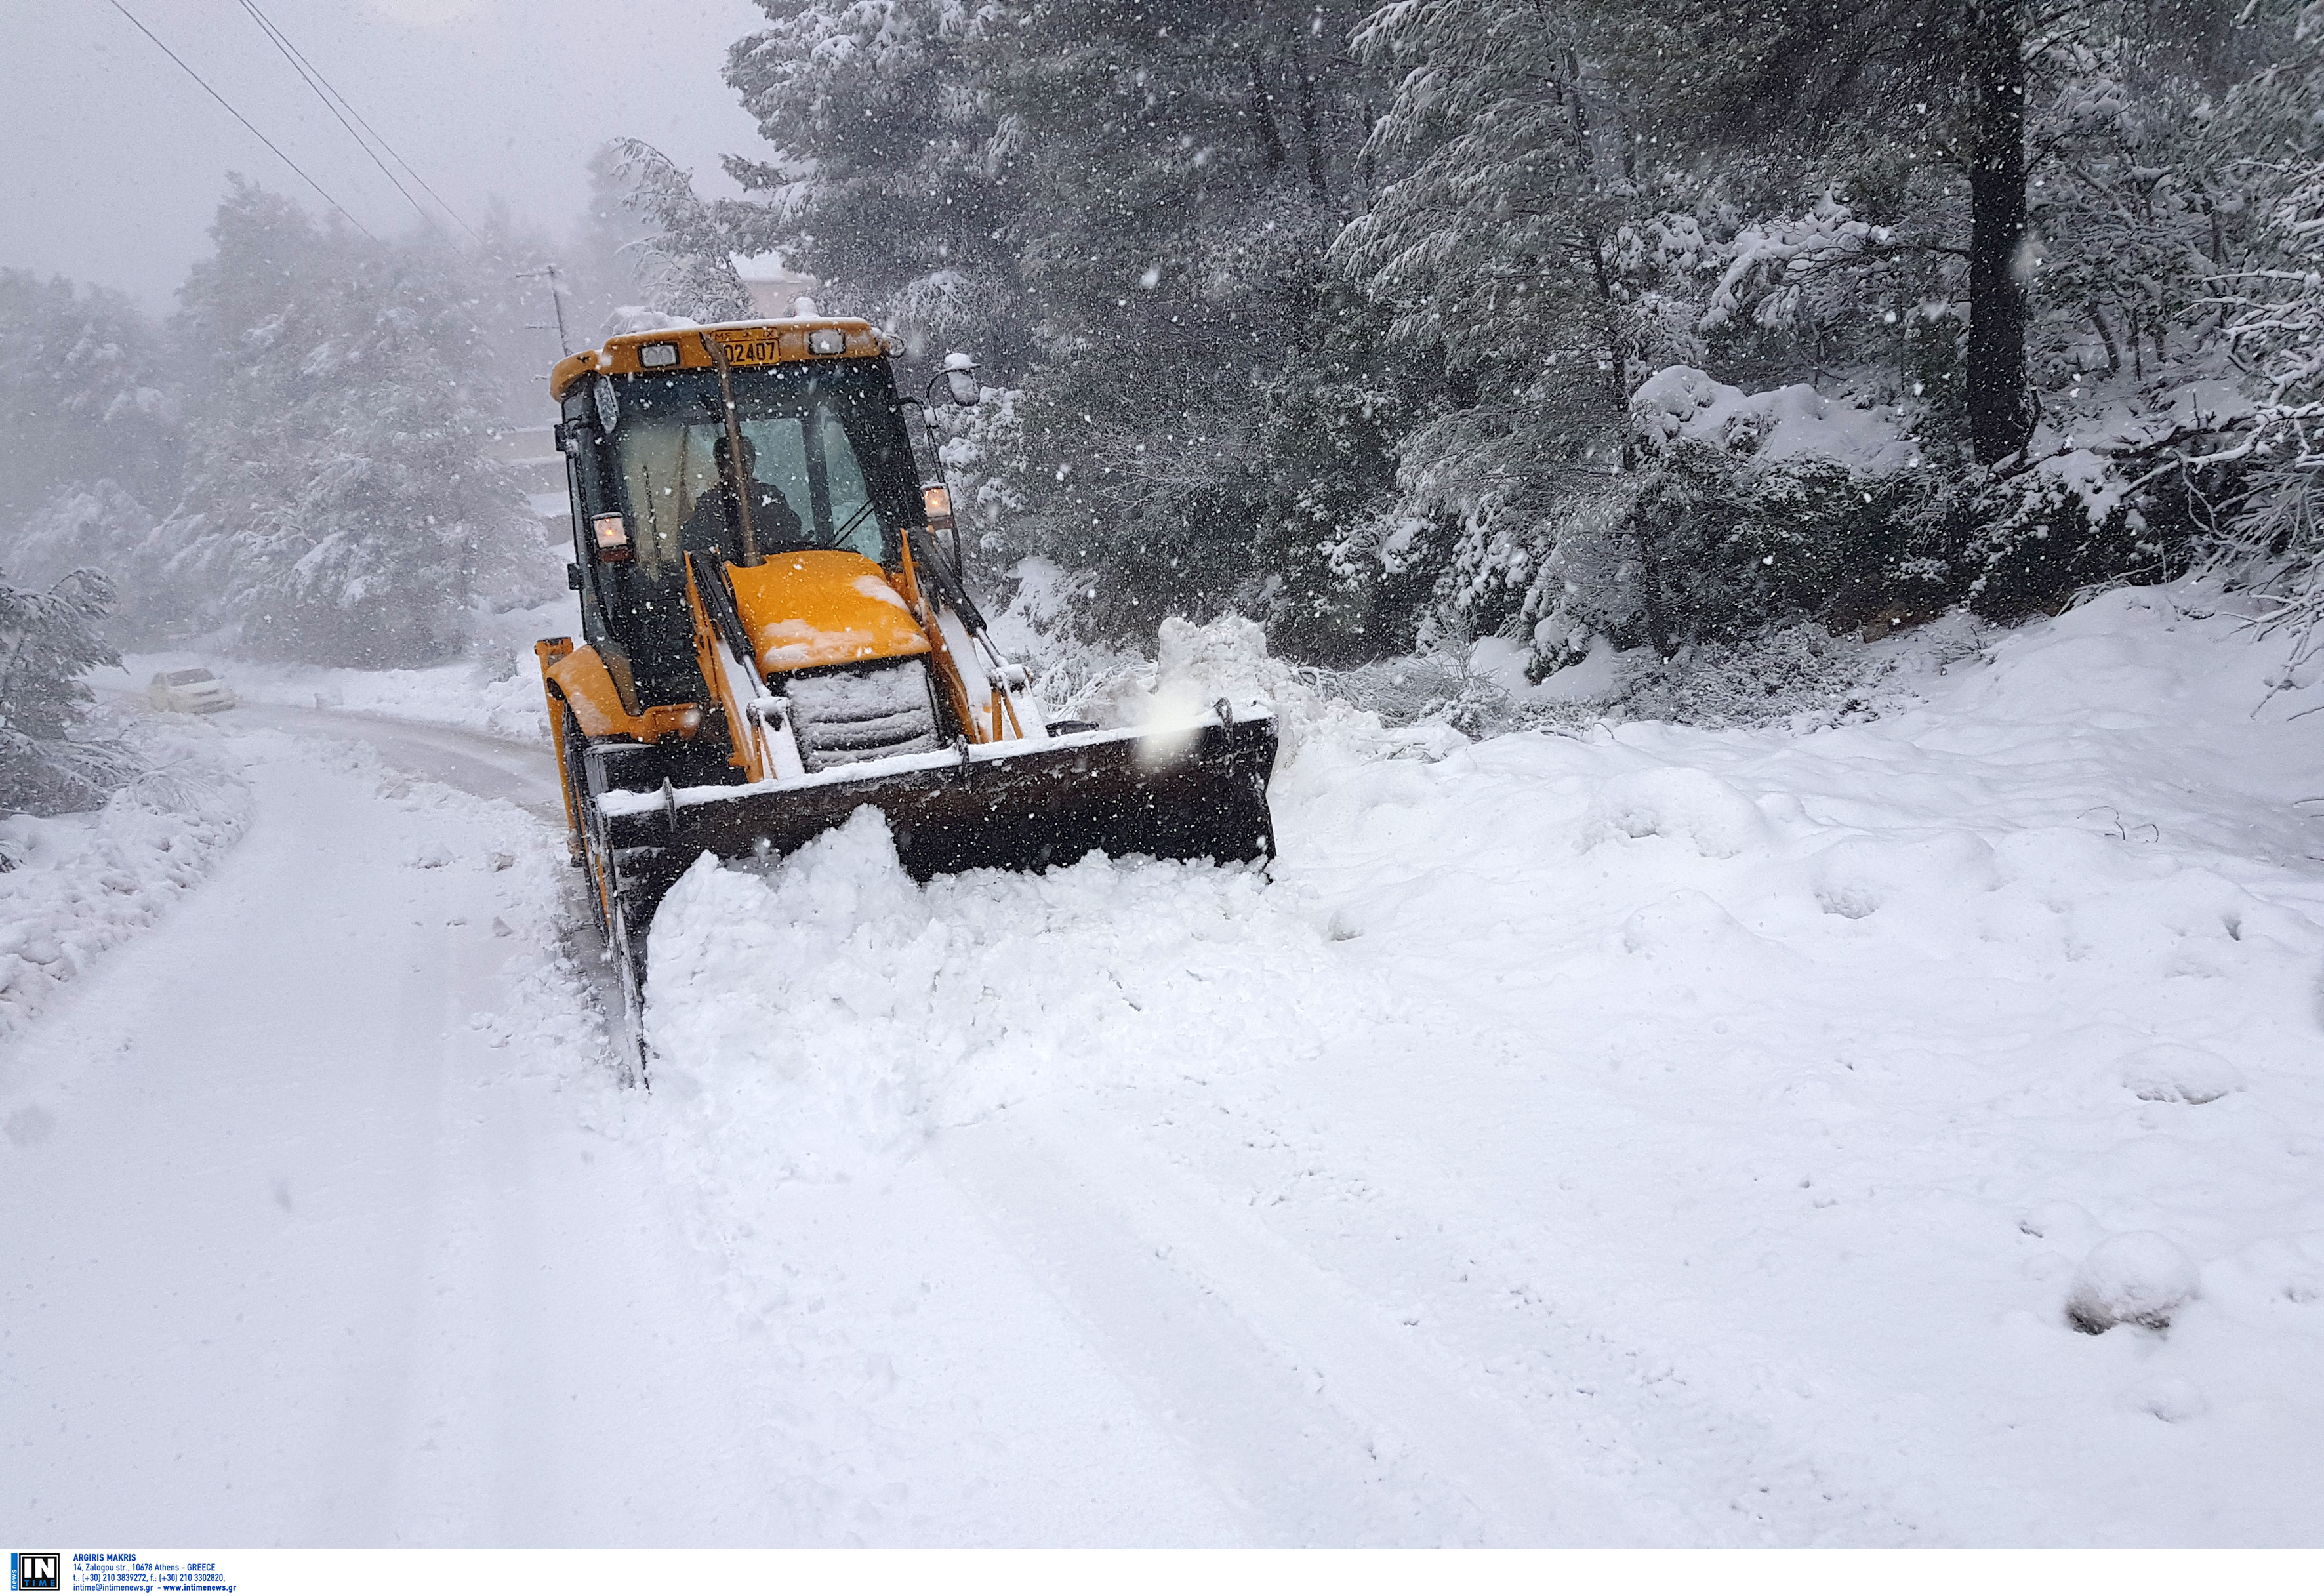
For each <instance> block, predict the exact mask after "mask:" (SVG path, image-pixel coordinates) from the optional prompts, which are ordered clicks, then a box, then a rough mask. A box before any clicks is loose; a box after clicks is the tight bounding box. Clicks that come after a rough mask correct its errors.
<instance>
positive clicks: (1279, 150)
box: [1250, 50, 1291, 172]
mask: <svg viewBox="0 0 2324 1596" xmlns="http://www.w3.org/2000/svg"><path fill="white" fill-rule="evenodd" d="M1273 99H1274V96H1273V95H1271V94H1269V93H1268V89H1267V74H1266V72H1265V70H1264V69H1262V67H1261V65H1260V61H1259V51H1256V50H1254V51H1251V52H1250V122H1251V136H1252V137H1254V138H1256V139H1257V140H1258V141H1259V164H1260V166H1262V167H1264V168H1265V169H1266V170H1267V171H1269V172H1272V171H1277V169H1279V168H1281V167H1283V166H1285V165H1286V164H1287V163H1288V162H1289V161H1290V160H1291V157H1290V156H1289V155H1287V154H1286V153H1285V152H1284V149H1283V135H1282V134H1279V133H1277V132H1276V130H1275V113H1274V112H1273V111H1272V110H1271V109H1269V108H1268V103H1269V102H1270V101H1271V100H1273Z"/></svg>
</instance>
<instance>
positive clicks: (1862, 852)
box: [1809, 831, 2000, 920]
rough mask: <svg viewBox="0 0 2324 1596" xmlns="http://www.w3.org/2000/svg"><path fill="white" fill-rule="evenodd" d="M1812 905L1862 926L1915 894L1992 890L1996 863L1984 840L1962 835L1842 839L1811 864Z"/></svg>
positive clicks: (1946, 833) (1991, 850)
mask: <svg viewBox="0 0 2324 1596" xmlns="http://www.w3.org/2000/svg"><path fill="white" fill-rule="evenodd" d="M1809 873H1810V878H1811V881H1812V884H1813V890H1814V892H1815V899H1816V902H1817V903H1818V904H1820V905H1821V907H1822V909H1823V911H1824V912H1825V913H1826V914H1835V915H1839V916H1840V918H1843V919H1850V920H1860V919H1862V918H1865V917H1866V916H1867V915H1869V914H1871V913H1873V912H1874V911H1875V910H1877V909H1879V908H1880V907H1881V906H1882V905H1884V904H1886V903H1890V902H1893V901H1895V899H1899V898H1903V897H1906V896H1909V895H1912V894H1915V893H1923V892H1927V893H1938V892H1947V891H1959V890H1962V889H1964V888H1967V889H1969V890H1992V888H1993V887H1995V886H1996V885H1997V884H1998V882H1999V880H2000V862H1999V860H1998V859H1997V857H1996V855H1995V853H1994V851H1993V849H1992V847H1991V845H1990V844H1987V842H1986V841H1985V840H1984V839H1983V838H1981V837H1978V836H1975V835H1971V834H1970V833H1968V832H1965V831H1954V832H1945V833H1942V834H1941V835H1936V836H1932V837H1923V838H1919V839H1916V840H1914V841H1909V842H1896V841H1891V840H1888V839H1886V838H1881V837H1871V836H1849V837H1842V838H1840V841H1838V842H1836V843H1834V844H1831V846H1830V847H1828V848H1826V849H1824V850H1823V851H1822V852H1821V853H1818V854H1817V855H1816V856H1815V857H1814V859H1813V860H1812V861H1811V862H1810V865H1809Z"/></svg>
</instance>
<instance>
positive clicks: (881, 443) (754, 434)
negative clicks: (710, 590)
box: [613, 359, 919, 582]
mask: <svg viewBox="0 0 2324 1596" xmlns="http://www.w3.org/2000/svg"><path fill="white" fill-rule="evenodd" d="M733 390H734V408H735V412H736V419H737V420H738V421H739V422H740V425H741V429H742V438H743V439H744V442H745V444H746V446H747V447H746V448H745V451H744V452H745V454H746V455H748V456H751V457H752V460H751V466H752V479H753V489H752V494H751V500H750V503H751V521H752V531H753V532H754V533H755V535H756V539H757V542H758V546H759V549H760V550H761V552H762V553H770V554H771V553H779V552H788V551H790V550H793V549H851V550H853V551H854V552H855V553H858V554H862V555H864V556H866V557H868V558H871V559H875V560H877V561H879V562H880V563H881V565H883V566H893V565H894V564H896V563H897V558H898V557H897V540H898V537H899V533H900V532H901V530H902V529H903V527H904V526H905V524H906V522H907V519H908V518H914V517H915V512H917V511H918V506H919V493H918V485H917V478H918V474H917V472H916V471H915V469H914V466H913V463H912V455H911V445H910V441H909V439H908V437H907V436H906V434H905V431H904V428H903V425H902V421H901V418H900V416H899V413H898V411H897V409H896V397H895V387H894V382H893V379H892V378H891V377H890V375H889V373H888V370H887V365H886V363H885V362H884V361H880V360H876V359H874V360H851V361H844V362H843V361H816V362H814V363H811V364H809V363H799V364H786V365H780V366H772V367H767V366H759V367H739V368H736V369H735V370H734V371H733ZM620 403H621V416H620V420H619V423H618V425H617V426H616V427H615V429H614V431H613V455H614V475H615V476H616V478H617V479H618V488H619V492H620V494H621V500H622V510H623V511H624V512H625V513H626V515H627V518H628V521H629V528H630V540H631V548H632V559H633V560H634V562H635V565H634V572H635V575H636V576H637V577H643V578H644V579H646V580H647V581H649V582H659V581H662V580H667V579H669V578H671V577H676V576H677V574H678V569H679V562H680V561H681V559H682V558H683V555H684V551H685V550H687V549H724V550H726V551H727V553H728V555H729V558H733V557H735V556H736V555H737V554H739V551H740V542H739V537H740V516H739V514H738V513H737V510H736V507H735V504H734V495H733V491H732V489H731V488H729V487H726V486H724V485H722V483H721V480H720V473H719V467H718V453H719V446H720V444H721V442H722V441H723V440H724V438H725V435H726V428H725V422H724V413H723V411H722V409H721V403H720V399H719V390H718V377H717V374H716V373H715V372H702V371H688V372H680V373H673V374H670V375H669V376H666V377H636V378H632V379H630V380H628V381H627V382H624V383H622V385H621V390H620Z"/></svg>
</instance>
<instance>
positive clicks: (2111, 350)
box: [2090, 300, 2122, 377]
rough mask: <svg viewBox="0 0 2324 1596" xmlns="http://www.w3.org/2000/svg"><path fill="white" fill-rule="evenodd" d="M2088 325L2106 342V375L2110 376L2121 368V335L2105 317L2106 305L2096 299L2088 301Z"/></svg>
mask: <svg viewBox="0 0 2324 1596" xmlns="http://www.w3.org/2000/svg"><path fill="white" fill-rule="evenodd" d="M2090 325H2091V326H2092V327H2095V328H2098V337H2100V338H2101V339H2102V340H2104V342H2105V344H2106V352H2107V375H2108V376H2109V377H2111V376H2113V375H2114V374H2116V373H2117V372H2119V371H2121V370H2122V335H2121V334H2119V333H2117V332H2116V331H2115V330H2114V323H2113V322H2111V321H2109V320H2107V313H2106V307H2105V306H2103V305H2101V304H2099V303H2098V301H2097V300H2091V301H2090Z"/></svg>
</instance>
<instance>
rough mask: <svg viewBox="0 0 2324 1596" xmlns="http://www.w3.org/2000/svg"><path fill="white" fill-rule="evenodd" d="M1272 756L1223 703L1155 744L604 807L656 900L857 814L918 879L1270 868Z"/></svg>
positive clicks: (889, 765) (918, 763)
mask: <svg viewBox="0 0 2324 1596" xmlns="http://www.w3.org/2000/svg"><path fill="white" fill-rule="evenodd" d="M1275 753H1276V726H1275V716H1274V715H1273V713H1272V712H1271V711H1270V710H1268V709H1267V708H1264V707H1261V706H1245V707H1243V708H1240V709H1236V708H1232V707H1231V706H1228V705H1226V704H1223V703H1222V704H1221V705H1220V706H1218V708H1217V710H1216V711H1214V712H1213V715H1211V716H1210V717H1209V718H1207V719H1205V720H1203V721H1202V722H1200V723H1198V724H1195V725H1194V726H1191V727H1184V728H1177V729H1173V730H1170V731H1166V732H1162V733H1147V734H1141V733H1139V732H1136V731H1118V732H1079V733H1066V734H1065V735H1062V736H1057V737H1051V738H1045V739H1041V740H1038V741H1037V742H1034V743H1031V744H1030V745H1029V746H1028V744H1026V743H1019V742H1003V743H979V744H973V745H969V746H966V747H963V748H958V749H951V750H944V751H940V752H934V753H922V754H911V755H906V756H903V757H901V758H897V759H888V760H881V761H866V762H865V763H862V764H856V765H843V766H841V767H839V768H837V769H835V770H825V771H821V772H818V773H816V774H812V775H807V776H803V777H793V778H791V779H789V780H778V781H765V782H757V783H753V784H752V785H750V786H747V787H693V788H684V789H678V788H671V787H668V786H665V787H664V788H663V789H661V790H660V791H659V792H650V793H649V792H609V793H606V794H605V795H604V798H603V799H602V800H601V801H602V803H603V805H604V819H605V825H606V828H607V833H608V835H607V841H608V842H609V843H610V844H612V847H613V852H614V857H615V858H616V859H618V860H619V861H620V862H621V864H620V871H621V873H622V876H623V877H625V878H627V880H628V881H630V882H631V883H633V884H632V887H631V888H630V890H631V891H632V893H634V894H636V895H637V896H648V897H650V898H657V899H658V898H659V896H660V890H666V888H667V886H668V884H669V882H670V881H675V880H676V878H677V876H678V874H679V873H680V872H683V871H684V870H685V869H686V867H687V865H689V864H691V863H693V862H694V860H695V859H696V857H698V856H699V855H700V854H701V853H704V852H705V851H707V852H709V853H715V854H716V855H718V857H720V858H722V859H751V858H760V859H765V858H774V857H780V856H782V855H784V854H788V853H792V852H794V851H796V850H797V849H798V848H800V847H802V846H804V845H805V844H807V843H808V842H810V841H812V840H813V839H814V838H815V837H816V836H818V835H821V834H822V833H824V832H825V831H828V830H830V829H831V828H832V827H834V826H839V825H842V824H844V822H845V821H846V820H847V818H848V817H849V816H852V815H853V814H854V813H855V811H856V810H858V809H860V808H862V807H865V806H867V805H868V806H870V807H873V808H876V809H878V810H880V811H881V814H882V815H884V816H886V818H887V821H888V826H889V830H890V832H891V833H892V834H893V835H894V837H895V840H896V853H897V855H898V857H899V859H900V861H901V862H902V863H903V866H904V868H905V870H906V871H907V872H909V873H910V874H911V875H912V877H913V878H914V879H915V880H917V881H927V879H928V878H929V877H931V876H936V875H944V874H948V873H950V872H955V871H964V870H978V869H1001V870H1040V869H1043V868H1045V867H1047V866H1048V865H1052V864H1070V863H1074V861H1075V860H1078V859H1080V858H1082V857H1083V856H1084V854H1087V853H1090V852H1092V851H1093V850H1095V851H1097V852H1100V853H1110V854H1127V853H1143V854H1148V855H1150V856H1152V857H1155V858H1158V859H1215V860H1218V861H1221V862H1222V863H1223V862H1227V861H1232V860H1248V859H1262V858H1272V857H1273V856H1274V853H1275V827H1274V824H1273V821H1272V820H1271V818H1270V817H1269V816H1268V807H1267V781H1268V775H1269V774H1270V773H1271V772H1272V771H1273V770H1274V768H1275ZM640 889H642V891H640ZM641 907H646V906H643V905H641Z"/></svg>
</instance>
